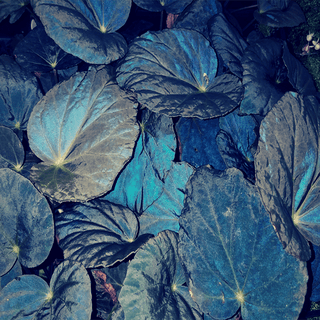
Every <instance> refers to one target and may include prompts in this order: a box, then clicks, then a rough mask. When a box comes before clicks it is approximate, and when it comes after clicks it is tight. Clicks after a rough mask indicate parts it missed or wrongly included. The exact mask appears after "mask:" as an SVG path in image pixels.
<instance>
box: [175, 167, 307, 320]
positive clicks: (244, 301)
mask: <svg viewBox="0 0 320 320" xmlns="http://www.w3.org/2000/svg"><path fill="white" fill-rule="evenodd" d="M179 222H180V226H181V227H180V231H179V255H180V257H181V261H182V262H183V264H184V265H185V268H186V270H187V272H188V274H189V277H190V278H189V280H188V283H189V289H190V291H191V295H192V297H193V299H194V300H195V302H196V303H197V304H198V305H199V307H200V309H201V310H202V311H203V312H204V313H205V314H209V315H210V316H211V317H213V318H214V319H227V318H230V317H232V316H233V315H235V313H236V312H237V310H238V309H239V307H241V315H242V317H243V319H262V320H269V319H275V320H276V319H279V320H281V319H288V320H289V319H297V318H298V316H299V313H300V311H301V309H302V306H303V302H304V296H305V294H306V290H307V281H308V273H307V268H306V264H305V263H304V262H299V261H297V260H296V259H295V258H294V257H292V256H290V255H288V254H287V253H286V252H285V251H284V250H283V249H282V246H281V245H280V243H279V241H278V239H277V236H276V234H275V232H274V230H273V228H272V225H271V224H270V221H269V217H268V215H267V212H266V211H265V209H264V207H263V204H262V202H261V200H260V197H259V194H258V192H257V190H256V188H255V187H254V186H253V185H252V184H250V183H249V182H247V181H246V180H245V179H244V178H243V175H242V173H241V172H240V171H239V170H238V169H235V168H232V169H227V170H226V171H224V172H220V171H217V170H214V169H212V168H210V167H208V166H204V167H201V168H199V169H197V170H196V172H195V173H194V175H193V176H192V177H191V178H190V180H189V182H188V184H187V194H186V200H185V206H184V209H183V212H182V214H181V216H180V220H179ZM195 257H197V258H196V259H195Z"/></svg>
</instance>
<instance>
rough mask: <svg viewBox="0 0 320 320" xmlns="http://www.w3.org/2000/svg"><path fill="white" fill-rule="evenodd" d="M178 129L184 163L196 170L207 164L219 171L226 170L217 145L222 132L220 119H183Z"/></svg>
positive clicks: (177, 126)
mask: <svg viewBox="0 0 320 320" xmlns="http://www.w3.org/2000/svg"><path fill="white" fill-rule="evenodd" d="M176 129H177V134H178V137H179V143H180V147H181V150H180V153H181V160H182V161H186V162H188V163H190V164H191V165H192V166H194V167H196V168H198V167H200V166H202V165H205V164H210V165H212V166H213V167H214V168H216V169H218V170H224V169H225V168H226V166H225V164H224V162H223V159H222V158H221V155H220V153H219V149H218V146H217V143H216V136H217V134H218V132H219V130H220V127H219V120H218V119H210V120H199V119H195V118H191V119H189V118H181V119H180V120H179V121H178V123H177V125H176Z"/></svg>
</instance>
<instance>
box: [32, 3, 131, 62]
mask: <svg viewBox="0 0 320 320" xmlns="http://www.w3.org/2000/svg"><path fill="white" fill-rule="evenodd" d="M130 8H131V1H130V0H108V1H106V0H103V1H98V0H88V1H84V0H72V1H68V0H39V1H36V3H35V7H34V11H35V13H36V14H37V15H38V16H39V18H40V20H41V22H42V23H43V25H44V26H45V30H46V33H47V34H48V35H49V37H51V38H52V39H53V40H54V41H55V42H56V43H57V45H58V46H59V47H61V48H62V49H63V50H64V51H66V52H67V53H70V54H72V55H74V56H76V57H79V58H80V59H82V60H84V61H85V62H87V63H91V64H109V63H111V62H112V61H115V60H118V59H120V58H122V57H123V56H124V55H125V54H126V51H127V43H126V41H125V39H124V38H123V37H122V36H121V35H120V34H119V33H116V32H115V31H117V30H118V29H120V28H121V27H122V26H123V25H124V24H125V22H126V21H127V19H128V16H129V13H130Z"/></svg>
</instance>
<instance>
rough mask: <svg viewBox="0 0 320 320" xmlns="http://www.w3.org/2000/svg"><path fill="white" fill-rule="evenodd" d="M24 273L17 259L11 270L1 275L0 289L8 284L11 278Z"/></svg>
mask: <svg viewBox="0 0 320 320" xmlns="http://www.w3.org/2000/svg"><path fill="white" fill-rule="evenodd" d="M21 275H22V268H21V264H20V262H19V260H16V262H15V264H14V265H13V267H12V268H11V269H10V271H9V272H7V273H6V274H4V275H3V276H1V277H0V290H2V288H3V287H4V286H6V285H7V284H8V283H9V282H10V281H11V280H13V279H14V278H16V277H18V276H21Z"/></svg>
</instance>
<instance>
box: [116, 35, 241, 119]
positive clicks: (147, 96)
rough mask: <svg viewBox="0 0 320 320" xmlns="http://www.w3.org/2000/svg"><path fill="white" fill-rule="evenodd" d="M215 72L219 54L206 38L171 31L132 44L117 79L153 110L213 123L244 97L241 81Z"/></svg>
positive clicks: (119, 69)
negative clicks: (214, 119) (210, 120)
mask: <svg viewBox="0 0 320 320" xmlns="http://www.w3.org/2000/svg"><path fill="white" fill-rule="evenodd" d="M216 73H217V56H216V53H215V51H214V49H213V48H212V47H211V46H210V44H209V42H208V41H207V40H206V39H205V38H204V37H203V35H201V34H200V33H199V32H196V31H193V30H187V29H167V30H163V31H159V32H147V33H145V34H144V35H142V36H140V37H138V38H136V39H135V40H134V41H133V42H132V43H131V45H130V47H129V52H128V54H127V55H126V57H125V58H124V59H123V61H122V62H121V63H120V66H119V68H118V69H117V81H118V83H119V85H120V86H121V87H124V88H126V89H130V90H133V91H135V92H136V94H137V95H138V100H139V102H140V103H141V104H143V105H145V106H146V107H148V108H149V109H150V110H151V111H154V112H157V113H162V114H166V115H167V116H170V117H175V116H183V117H197V118H200V119H208V118H213V117H218V116H221V115H224V114H226V113H228V112H230V111H231V110H233V109H234V108H235V107H236V106H237V105H238V103H239V102H240V100H241V98H242V93H243V91H242V85H241V83H240V80H239V79H238V78H237V77H235V76H232V75H230V74H224V75H221V76H218V77H216Z"/></svg>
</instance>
